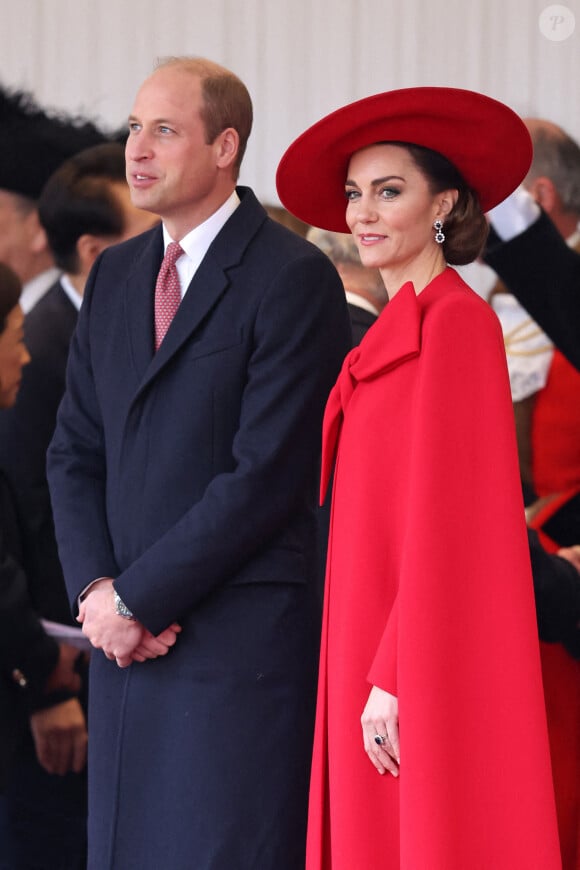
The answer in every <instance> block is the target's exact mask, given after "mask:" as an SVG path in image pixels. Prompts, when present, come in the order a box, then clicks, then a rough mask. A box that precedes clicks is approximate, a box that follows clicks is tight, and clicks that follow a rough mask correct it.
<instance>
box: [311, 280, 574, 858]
mask: <svg viewBox="0 0 580 870" xmlns="http://www.w3.org/2000/svg"><path fill="white" fill-rule="evenodd" d="M335 459H336V466H335V483H334V493H333V504H332V518H331V530H330V539H329V556H328V569H327V588H326V598H325V615H324V627H323V639H322V650H321V666H320V682H319V694H318V709H317V723H316V735H315V747H314V756H313V768H312V781H311V793H310V810H309V833H308V849H307V868H308V870H320V868H324V870H330V868H332V870H380V868H389V870H393V868H402V870H555V868H559V867H560V866H561V865H560V857H559V848H558V835H557V826H556V815H555V807H554V796H553V787H552V780H551V771H550V760H549V749H548V739H547V731H546V719H545V709H544V699H543V692H542V683H541V670H540V660H539V652H538V636H537V627H536V620H535V611H534V600H533V587H532V579H531V569H530V561H529V551H528V544H527V538H526V530H525V520H524V512H523V503H522V496H521V487H520V482H519V474H518V461H517V452H516V442H515V434H514V420H513V411H512V405H511V398H510V392H509V384H508V378H507V370H506V362H505V354H504V347H503V340H502V335H501V329H500V327H499V324H498V322H497V320H496V318H495V315H494V314H493V312H492V311H491V309H490V308H489V306H488V305H487V304H486V303H485V302H483V300H481V299H480V298H479V297H477V296H476V294H474V293H473V292H472V291H471V290H470V289H469V288H468V287H467V286H466V285H465V283H464V282H463V281H462V279H461V278H460V277H459V276H458V275H457V273H456V272H455V271H454V270H452V269H447V270H446V271H445V272H444V273H443V274H442V275H440V276H438V277H437V278H435V280H433V281H432V282H431V283H430V284H429V285H428V286H427V287H426V288H425V289H424V290H423V291H422V292H421V293H420V294H419V295H418V296H416V294H415V292H414V289H413V286H412V285H411V284H406V285H405V286H404V287H403V288H402V289H401V290H400V291H399V293H398V294H397V295H396V296H395V297H394V299H393V300H392V301H391V302H390V303H389V305H388V306H387V307H386V309H385V310H384V312H383V314H382V315H381V317H380V318H379V320H378V321H377V323H376V324H375V326H373V327H372V328H371V329H370V330H369V332H368V333H367V335H366V337H365V338H364V339H363V341H362V343H361V345H360V346H359V347H358V348H355V349H354V350H353V351H352V352H351V353H350V354H349V355H348V357H347V358H346V360H345V363H344V366H343V369H342V372H341V374H340V377H339V379H338V381H337V384H336V386H335V387H334V389H333V391H332V393H331V395H330V398H329V401H328V405H327V410H326V416H325V425H324V455H323V469H322V474H323V477H322V490H323V492H324V490H325V488H326V486H327V482H328V479H329V476H330V472H331V469H332V467H333V464H334V461H335ZM371 685H377V686H380V687H381V688H382V689H385V690H387V691H389V692H391V693H393V694H395V695H397V696H398V699H399V719H400V735H401V772H400V777H399V779H394V778H393V777H391V776H390V775H385V776H379V774H378V773H377V772H376V770H375V769H374V767H373V766H372V765H371V763H370V761H369V760H368V758H367V756H366V755H365V752H364V748H363V741H362V732H361V725H360V716H361V713H362V711H363V708H364V706H365V703H366V700H367V697H368V693H369V691H370V687H371Z"/></svg>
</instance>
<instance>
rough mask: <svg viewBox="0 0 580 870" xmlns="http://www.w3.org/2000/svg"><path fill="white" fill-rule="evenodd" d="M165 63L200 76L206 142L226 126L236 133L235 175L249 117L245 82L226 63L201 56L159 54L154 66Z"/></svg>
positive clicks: (248, 101) (248, 129)
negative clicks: (238, 141)
mask: <svg viewBox="0 0 580 870" xmlns="http://www.w3.org/2000/svg"><path fill="white" fill-rule="evenodd" d="M167 66H175V67H178V68H181V69H183V70H184V72H189V73H191V74H192V75H194V76H197V77H198V78H199V79H200V81H201V93H202V97H203V103H204V107H203V109H202V111H201V118H202V121H203V123H204V126H205V132H206V142H207V143H208V144H211V143H212V142H214V141H215V139H216V138H217V137H218V136H219V134H220V133H221V132H222V131H223V130H226V129H227V128H228V127H233V129H234V130H236V132H237V133H238V136H239V138H240V143H239V147H238V153H237V156H236V162H235V164H234V166H235V170H236V176H237V175H238V174H239V170H240V165H241V163H242V159H243V156H244V154H245V151H246V145H247V144H248V139H249V137H250V133H251V130H252V121H253V109H252V99H251V97H250V94H249V92H248V89H247V88H246V86H245V84H244V83H243V82H242V80H241V79H239V78H238V76H237V75H235V74H234V73H233V72H231V71H230V70H229V69H226V67H223V66H220V65H219V64H217V63H214V62H213V61H211V60H207V59H206V58H204V57H167V58H163V59H162V60H160V61H159V62H158V64H157V69H159V68H161V67H167Z"/></svg>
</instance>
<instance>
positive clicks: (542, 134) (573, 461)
mask: <svg viewBox="0 0 580 870" xmlns="http://www.w3.org/2000/svg"><path fill="white" fill-rule="evenodd" d="M525 123H526V126H527V128H528V130H529V132H530V135H531V138H532V143H533V146H534V156H533V160H532V165H531V167H530V170H529V172H528V174H527V175H526V178H525V179H524V182H523V186H524V188H525V189H526V190H527V191H529V192H530V194H531V195H532V196H533V198H534V200H535V201H536V202H537V203H538V204H539V205H540V206H541V208H542V210H543V211H544V212H545V213H546V214H547V215H548V216H549V217H550V219H551V220H552V221H553V223H554V226H555V227H556V228H557V229H558V231H559V232H560V233H561V234H562V237H563V238H564V239H565V240H566V242H567V244H568V245H569V246H570V247H571V248H572V249H574V250H576V251H577V252H578V253H580V232H579V222H580V147H579V146H578V144H577V143H576V142H575V141H574V140H573V139H572V138H571V137H570V136H568V134H567V133H565V131H564V130H562V128H560V127H557V126H556V125H555V124H552V123H551V122H549V121H545V120H541V119H538V118H529V119H527V120H526V122H525ZM490 301H491V304H492V307H493V308H494V310H495V311H496V313H497V314H498V316H499V317H500V321H501V323H502V327H503V330H504V341H505V343H506V352H507V356H508V364H509V365H510V380H511V385H512V397H513V399H514V410H515V414H516V431H517V435H518V451H519V456H520V469H521V474H522V480H523V482H524V485H525V487H526V490H525V491H526V494H527V495H526V500H527V501H531V500H533V498H534V495H535V496H537V495H540V496H545V495H547V494H550V493H553V492H557V491H560V490H564V489H568V488H569V487H570V486H572V485H573V484H574V483H577V482H578V479H579V465H580V456H579V453H578V443H579V439H578V436H577V431H578V426H579V425H580V417H579V416H578V410H577V409H578V408H580V401H578V393H579V390H580V375H579V374H577V373H576V370H575V369H574V367H573V366H572V365H571V363H569V362H568V361H567V360H566V358H565V357H564V355H563V354H562V353H561V352H560V351H559V350H556V351H554V349H553V346H552V343H551V342H550V340H549V339H548V337H547V336H546V335H545V334H544V333H543V332H542V331H541V329H540V327H539V326H538V324H536V323H535V322H534V321H533V320H532V319H531V317H530V316H529V315H528V313H527V311H525V309H523V308H522V307H521V305H520V304H519V303H518V301H517V300H516V298H515V297H514V296H513V295H512V294H511V293H509V292H508V289H507V287H506V286H505V284H504V283H503V282H501V281H498V282H497V284H496V285H495V287H494V289H493V292H492V296H491V300H490ZM527 336H529V338H527Z"/></svg>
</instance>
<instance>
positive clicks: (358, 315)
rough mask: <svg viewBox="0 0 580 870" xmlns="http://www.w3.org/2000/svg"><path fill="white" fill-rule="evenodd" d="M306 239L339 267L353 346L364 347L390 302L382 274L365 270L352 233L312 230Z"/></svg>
mask: <svg viewBox="0 0 580 870" xmlns="http://www.w3.org/2000/svg"><path fill="white" fill-rule="evenodd" d="M306 238H307V239H308V241H309V242H312V244H313V245H316V247H318V248H320V250H321V251H323V252H324V253H325V254H326V256H327V257H328V258H329V259H330V260H331V261H332V263H334V265H335V266H336V270H337V272H338V274H339V275H340V278H341V281H342V283H343V286H344V292H345V294H346V302H347V307H348V314H349V317H350V325H351V328H352V343H353V346H354V345H356V344H360V342H361V340H362V338H363V336H364V335H365V333H366V331H367V330H368V329H369V327H371V326H372V325H373V323H374V322H375V320H376V319H377V317H378V316H379V314H380V313H381V311H382V310H383V308H384V307H385V305H386V304H387V302H388V296H387V291H386V290H385V285H384V284H383V279H382V278H381V273H380V272H379V271H378V270H377V269H367V267H366V266H363V264H362V263H361V260H360V256H359V253H358V249H357V246H356V244H355V242H354V239H353V238H352V236H351V235H350V234H348V233H331V232H329V231H328V230H321V229H319V228H318V227H311V228H310V229H309V230H308V233H307V234H306Z"/></svg>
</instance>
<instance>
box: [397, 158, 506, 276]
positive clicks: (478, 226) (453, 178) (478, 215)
mask: <svg viewBox="0 0 580 870" xmlns="http://www.w3.org/2000/svg"><path fill="white" fill-rule="evenodd" d="M390 144H392V145H400V146H401V147H403V148H406V149H407V151H408V152H409V153H410V155H411V157H412V158H413V160H414V162H415V164H416V165H417V167H418V168H419V169H420V171H421V172H422V173H423V175H424V176H425V178H426V179H427V181H428V183H429V187H430V189H431V192H432V193H440V192H441V191H443V190H457V191H458V194H459V195H458V197H457V202H456V203H455V205H454V206H453V208H452V209H451V212H450V213H449V214H448V215H447V217H446V218H445V221H444V226H443V233H444V234H445V241H444V242H443V245H442V248H443V254H444V256H445V260H446V261H447V262H448V263H450V264H451V265H452V266H464V265H465V264H466V263H471V262H473V260H475V259H476V258H477V257H478V256H479V255H480V254H481V251H482V250H483V246H484V245H485V240H486V239H487V234H488V232H489V225H488V223H487V220H486V218H485V215H484V214H483V212H482V210H481V208H480V205H479V197H478V196H477V193H476V192H475V191H474V190H473V189H472V188H471V187H469V185H468V184H467V182H466V181H465V179H464V178H463V176H462V175H461V173H460V172H459V171H458V170H457V169H456V168H455V166H454V165H453V164H452V163H451V162H450V161H449V160H448V159H447V158H446V157H444V156H443V155H442V154H439V152H438V151H432V150H431V149H430V148H423V146H421V145H413V144H410V143H407V142H392V143H390Z"/></svg>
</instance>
